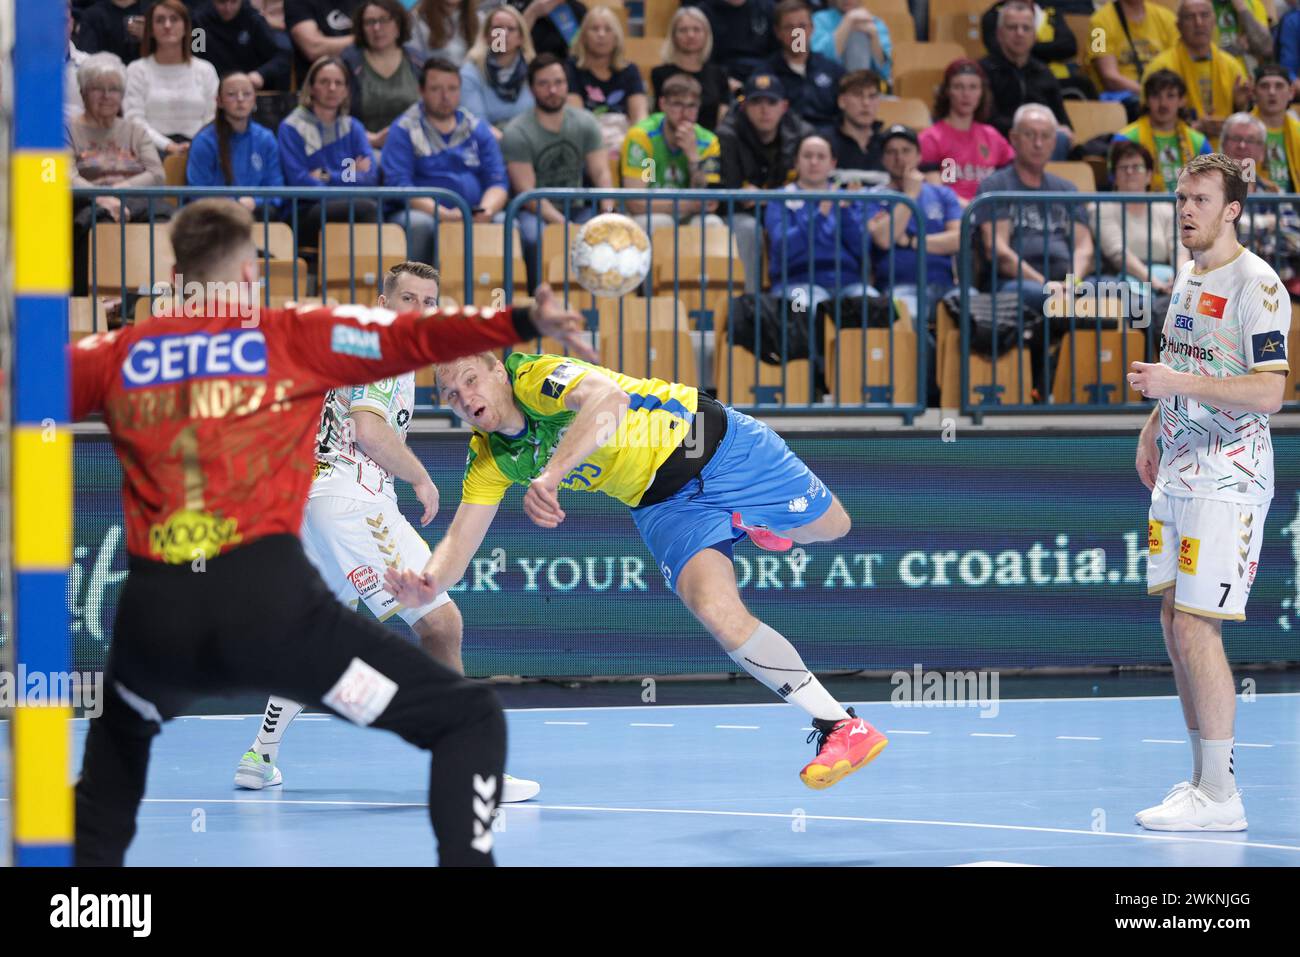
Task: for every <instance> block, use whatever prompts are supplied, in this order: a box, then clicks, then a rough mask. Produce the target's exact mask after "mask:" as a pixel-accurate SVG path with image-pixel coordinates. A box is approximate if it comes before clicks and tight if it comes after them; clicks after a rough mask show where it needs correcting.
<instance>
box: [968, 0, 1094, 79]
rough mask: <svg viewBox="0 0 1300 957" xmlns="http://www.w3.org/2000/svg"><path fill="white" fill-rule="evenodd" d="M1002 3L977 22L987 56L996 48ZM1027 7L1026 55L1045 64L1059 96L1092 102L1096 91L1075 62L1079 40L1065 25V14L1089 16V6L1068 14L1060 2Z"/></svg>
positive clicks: (1003, 0) (1090, 6) (1003, 1)
mask: <svg viewBox="0 0 1300 957" xmlns="http://www.w3.org/2000/svg"><path fill="white" fill-rule="evenodd" d="M1025 2H1028V0H1025ZM1005 3H1006V0H1000V2H998V3H994V4H993V6H991V7H989V8H988V10H986V11H984V16H983V17H982V18H981V19H980V29H981V33H982V35H983V38H984V46H985V48H987V49H988V51H989V52H990V53H991V52H993V50H994V49H996V47H997V43H998V40H997V30H998V9H999V8H1000V7H1002V6H1003V5H1004V4H1005ZM1030 7H1031V9H1032V11H1033V15H1034V20H1033V23H1034V43H1033V46H1031V47H1030V48H1029V54H1030V56H1032V57H1033V58H1034V59H1035V60H1041V61H1042V62H1043V63H1045V64H1047V68H1048V69H1049V70H1051V71H1052V75H1053V76H1054V77H1056V80H1057V83H1059V84H1060V87H1061V95H1062V96H1063V97H1073V98H1074V99H1084V100H1095V99H1096V98H1097V90H1096V88H1095V87H1094V86H1093V85H1092V81H1091V80H1089V79H1088V77H1087V76H1086V75H1085V74H1084V72H1083V69H1082V68H1081V67H1080V66H1079V64H1078V62H1077V60H1078V56H1079V41H1078V40H1077V39H1076V38H1075V36H1074V31H1072V30H1071V29H1070V27H1069V25H1068V24H1067V23H1066V22H1065V14H1066V13H1067V12H1087V13H1092V5H1091V3H1090V2H1089V3H1088V5H1087V7H1086V8H1082V7H1081V8H1079V9H1078V10H1077V11H1068V10H1067V9H1066V8H1065V6H1064V4H1060V3H1055V4H1052V5H1051V6H1048V7H1043V6H1040V5H1039V4H1037V3H1032V4H1030Z"/></svg>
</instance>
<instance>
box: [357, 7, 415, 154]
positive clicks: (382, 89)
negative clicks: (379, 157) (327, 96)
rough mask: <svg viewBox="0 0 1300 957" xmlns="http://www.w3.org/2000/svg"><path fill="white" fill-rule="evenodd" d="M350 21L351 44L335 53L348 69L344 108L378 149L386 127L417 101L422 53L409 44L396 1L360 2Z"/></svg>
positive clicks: (408, 32) (406, 24)
mask: <svg viewBox="0 0 1300 957" xmlns="http://www.w3.org/2000/svg"><path fill="white" fill-rule="evenodd" d="M352 19H353V30H352V45H351V46H350V47H348V48H347V49H345V50H344V51H343V53H342V54H341V55H340V57H339V59H341V60H342V61H343V65H344V66H346V67H347V68H348V96H349V98H350V101H351V106H350V107H349V112H351V114H352V115H353V116H354V117H356V118H357V119H358V120H360V121H361V125H362V126H364V127H365V128H366V136H367V137H368V138H369V139H370V145H371V146H373V147H374V148H375V149H381V148H382V147H383V145H384V140H385V138H387V136H388V127H389V125H390V124H391V123H392V122H393V121H394V120H396V119H397V118H398V117H399V116H401V115H402V114H403V113H404V112H406V110H407V109H408V108H409V107H410V106H411V104H412V103H415V102H417V101H418V100H419V99H420V67H421V66H423V65H424V57H423V55H422V54H421V53H420V51H419V49H418V48H417V47H416V46H415V45H414V44H412V43H411V42H410V39H411V26H410V20H409V19H408V18H407V15H406V8H405V7H403V6H402V5H401V4H400V3H398V2H397V0H364V2H363V3H361V4H360V5H359V6H358V7H357V8H356V10H355V11H353V14H352Z"/></svg>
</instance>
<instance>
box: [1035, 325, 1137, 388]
mask: <svg viewBox="0 0 1300 957" xmlns="http://www.w3.org/2000/svg"><path fill="white" fill-rule="evenodd" d="M1145 358H1146V338H1145V337H1144V336H1143V335H1142V333H1141V332H1138V331H1136V330H1132V329H1130V330H1129V331H1128V332H1120V331H1119V330H1118V329H1103V330H1101V331H1100V332H1098V331H1097V330H1096V329H1075V331H1074V332H1068V333H1066V334H1065V337H1064V338H1063V339H1062V340H1061V348H1060V352H1059V353H1058V354H1057V363H1056V377H1055V379H1054V380H1053V382H1052V401H1053V402H1054V403H1057V404H1058V405H1059V404H1066V403H1078V404H1080V405H1110V404H1114V403H1117V402H1141V401H1142V396H1141V394H1140V393H1138V392H1135V391H1134V390H1133V389H1130V388H1128V380H1127V379H1126V378H1125V373H1126V372H1128V367H1129V363H1131V362H1135V361H1138V362H1140V361H1145Z"/></svg>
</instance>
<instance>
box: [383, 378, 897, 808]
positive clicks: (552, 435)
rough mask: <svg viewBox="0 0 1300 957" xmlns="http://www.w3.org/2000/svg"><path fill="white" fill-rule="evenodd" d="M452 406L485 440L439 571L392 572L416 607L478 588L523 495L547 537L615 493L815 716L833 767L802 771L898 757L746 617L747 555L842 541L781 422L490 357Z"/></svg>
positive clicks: (789, 649) (690, 598) (468, 474)
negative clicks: (582, 497)
mask: <svg viewBox="0 0 1300 957" xmlns="http://www.w3.org/2000/svg"><path fill="white" fill-rule="evenodd" d="M436 371H437V374H438V387H439V394H440V395H441V397H442V400H443V402H444V403H446V404H447V405H449V406H450V407H451V409H452V410H453V411H454V412H455V413H456V414H457V415H459V416H460V417H461V418H463V419H464V420H466V421H467V422H469V423H470V425H472V426H473V427H474V436H473V438H472V439H471V440H470V447H469V458H468V461H467V463H466V467H465V481H464V487H463V491H462V495H461V502H460V506H459V507H458V508H457V509H456V516H455V518H454V519H452V523H451V527H450V528H449V529H448V531H447V535H446V537H445V538H443V540H442V541H441V542H440V543H439V544H438V547H437V548H436V549H434V552H433V556H432V557H431V558H430V559H429V563H428V564H427V565H426V566H425V568H424V570H423V572H421V573H417V572H414V571H411V570H409V569H408V570H399V569H395V568H394V569H389V570H388V572H387V574H386V582H387V585H388V589H389V591H390V592H391V593H392V594H393V595H395V596H397V598H398V600H399V601H400V602H402V604H404V605H407V606H410V607H415V606H419V605H423V604H425V603H427V602H429V601H431V600H432V599H433V597H434V596H435V595H437V594H438V593H439V592H441V591H444V590H445V589H446V588H447V587H448V586H450V585H453V584H455V583H456V582H457V581H459V580H460V578H461V576H463V575H464V573H465V569H466V567H467V566H468V564H469V561H470V559H471V558H472V557H473V555H474V553H475V552H477V551H478V549H479V547H480V546H481V545H482V543H483V539H484V538H485V537H486V535H487V532H488V529H489V528H490V527H491V525H492V520H493V518H494V517H495V516H496V513H497V508H498V507H499V505H500V503H501V501H502V499H503V498H504V497H505V493H506V491H507V490H508V489H509V488H510V486H511V485H522V486H525V487H526V488H527V492H526V493H525V494H524V512H525V513H526V514H527V515H528V517H529V518H530V519H532V521H533V522H534V524H536V525H539V526H541V527H542V528H555V527H556V526H558V525H559V524H560V523H561V522H563V521H564V517H565V516H564V510H563V509H562V508H561V507H560V500H559V495H558V492H559V490H560V489H567V490H574V491H590V492H596V491H599V492H604V493H605V494H606V495H609V496H611V497H613V498H616V499H618V500H619V501H620V502H623V503H624V504H625V505H627V506H628V507H629V508H630V509H631V510H632V520H633V522H634V523H635V525H636V527H637V530H638V531H639V532H640V533H641V537H642V539H643V540H644V541H645V543H646V545H647V547H649V549H650V551H651V553H652V554H653V555H654V557H655V561H656V562H657V563H658V564H659V568H660V571H662V572H663V575H664V578H665V580H666V581H667V583H668V586H669V587H670V588H672V589H673V590H674V591H675V592H676V593H677V595H678V597H680V598H681V599H682V601H683V602H684V603H685V604H686V606H687V607H688V608H689V609H690V610H691V613H692V614H694V615H695V617H696V618H698V619H699V620H700V623H701V624H703V625H704V627H705V628H707V629H708V630H709V632H710V634H712V635H713V637H714V638H716V639H717V640H718V642H719V643H720V644H721V645H722V647H723V648H724V649H725V650H726V651H727V654H729V655H730V656H731V658H732V659H733V660H734V661H735V662H736V663H737V664H738V665H740V666H741V667H742V668H744V669H745V670H746V671H747V672H749V673H750V674H751V675H753V676H754V677H755V678H756V679H758V680H759V681H760V682H762V683H763V684H764V685H766V686H767V687H768V688H770V689H771V690H772V691H774V692H776V693H777V694H778V695H780V696H781V697H782V698H783V699H785V700H786V701H789V702H790V703H792V704H795V705H798V706H799V707H801V708H803V709H804V711H806V712H807V713H808V715H809V716H810V717H811V718H812V721H813V726H814V728H815V730H814V732H813V735H812V736H810V737H809V740H810V741H811V740H813V738H814V737H815V738H816V739H817V756H816V757H815V758H814V759H813V761H812V762H811V763H809V764H808V765H807V766H805V767H804V769H803V770H802V771H801V772H800V777H801V778H802V780H803V782H804V783H805V784H806V785H808V786H809V787H811V788H814V789H821V788H826V787H830V786H831V785H832V784H834V783H835V782H837V781H839V780H840V779H841V778H843V777H844V776H845V775H847V774H850V773H852V772H853V771H856V770H858V769H859V768H861V767H863V766H864V765H865V764H867V762H869V761H871V760H872V759H873V758H874V757H875V756H876V755H877V754H879V753H880V751H881V750H882V749H883V748H884V747H885V745H886V744H888V741H887V740H886V738H885V737H884V735H882V734H881V733H880V732H879V731H877V730H876V729H875V728H873V727H872V726H871V725H869V724H867V722H865V721H863V720H862V719H861V718H859V717H857V716H856V715H855V714H854V713H853V711H852V709H849V710H846V709H845V708H843V707H842V706H841V705H840V704H839V703H838V702H837V701H836V700H835V699H834V698H832V697H831V695H830V693H829V692H827V691H826V689H825V688H824V687H822V684H821V682H819V681H818V680H817V678H816V677H814V676H813V675H812V674H811V673H810V672H809V671H808V669H807V667H805V665H804V663H803V659H802V658H800V656H799V653H798V652H797V651H796V650H795V649H794V646H793V645H791V644H790V642H789V641H788V640H787V639H786V638H785V637H784V636H782V635H781V634H780V633H779V632H777V631H776V630H774V629H773V628H771V627H769V626H768V625H766V624H764V623H763V622H761V621H759V620H758V619H757V618H755V617H754V616H753V615H751V614H750V613H749V611H748V610H747V609H746V608H745V605H744V603H743V602H742V601H741V599H740V591H739V588H738V587H737V585H736V574H735V569H734V565H733V563H732V556H731V549H732V545H733V543H734V542H736V541H737V540H739V539H741V538H744V537H745V536H746V535H748V536H749V537H750V538H751V540H753V541H754V543H755V544H757V545H759V546H760V547H763V548H768V549H773V550H783V549H786V548H789V547H790V546H791V544H792V543H793V542H800V543H802V544H810V543H812V542H824V541H833V540H835V539H837V538H842V537H843V536H844V535H846V534H847V533H848V531H849V526H850V521H849V516H848V514H847V513H846V512H845V511H844V508H843V506H842V505H840V503H839V500H838V499H836V498H835V496H834V495H832V494H831V493H830V490H829V489H827V488H826V486H825V485H823V484H822V482H821V480H820V479H818V478H817V476H816V475H814V474H813V473H812V471H811V470H810V469H809V468H808V466H807V465H805V464H804V463H803V462H802V461H800V460H799V458H798V457H797V456H796V455H795V454H794V453H793V452H792V451H790V448H789V447H788V446H787V445H786V444H785V442H784V441H782V439H781V438H780V436H778V435H777V434H776V433H775V432H773V431H772V430H771V429H769V428H768V427H767V426H766V425H764V424H763V423H761V422H758V421H756V420H755V419H752V418H750V417H749V416H747V415H745V414H743V413H741V412H737V411H736V410H735V409H730V408H727V407H726V406H724V405H721V404H720V403H718V402H717V401H715V400H714V399H711V398H710V397H709V396H707V395H704V394H702V393H700V392H698V391H697V390H696V389H695V388H693V387H691V386H686V385H681V384H679V383H674V382H664V381H662V380H659V379H637V378H633V377H631V376H626V375H623V374H621V373H618V372H615V371H613V370H611V369H605V368H602V367H600V366H596V365H592V364H590V363H587V362H582V361H579V360H577V359H572V358H565V357H561V356H550V355H525V354H520V353H516V354H513V355H511V356H510V357H509V358H508V359H507V360H506V361H505V362H504V363H502V362H501V361H500V360H499V359H498V358H497V357H496V356H495V355H494V354H492V353H483V354H481V355H478V356H472V357H470V358H468V359H465V360H461V361H458V362H454V363H449V364H447V365H443V366H438V367H437V370H436Z"/></svg>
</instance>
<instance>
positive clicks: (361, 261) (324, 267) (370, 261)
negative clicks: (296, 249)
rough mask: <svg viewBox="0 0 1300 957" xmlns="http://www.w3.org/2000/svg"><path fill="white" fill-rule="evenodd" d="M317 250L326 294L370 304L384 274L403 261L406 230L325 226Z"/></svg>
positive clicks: (389, 226)
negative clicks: (319, 252) (319, 251)
mask: <svg viewBox="0 0 1300 957" xmlns="http://www.w3.org/2000/svg"><path fill="white" fill-rule="evenodd" d="M320 250H321V262H320V267H319V268H320V276H321V282H320V286H321V289H322V290H323V291H324V293H325V295H326V296H327V297H333V298H336V299H338V300H339V301H340V302H356V303H360V304H363V305H369V304H371V303H373V302H374V301H375V298H376V297H377V296H378V295H379V293H380V291H381V286H382V284H383V279H384V273H386V272H387V271H388V270H389V269H391V268H392V267H393V266H395V265H397V264H398V263H399V262H402V261H403V260H404V259H406V231H405V230H404V229H402V227H401V226H399V225H397V224H396V223H384V224H382V226H381V225H380V224H379V223H353V224H351V225H349V224H348V223H326V224H325V228H324V230H322V233H321V245H320Z"/></svg>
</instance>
